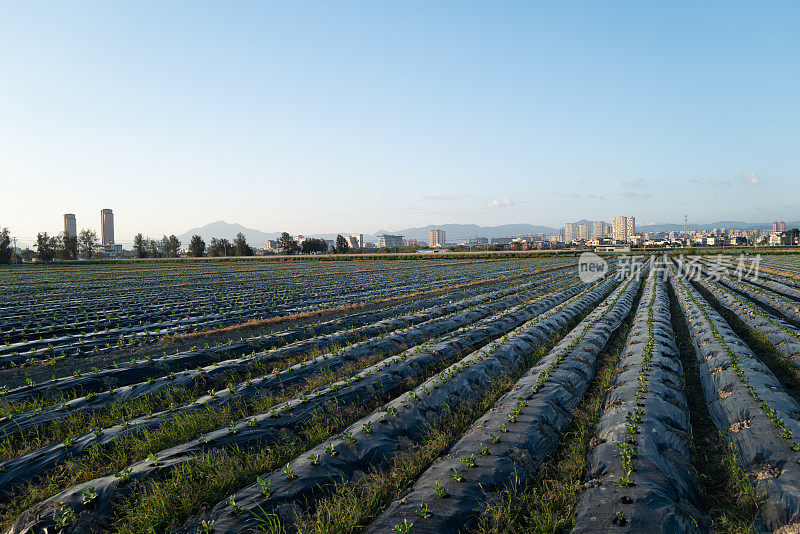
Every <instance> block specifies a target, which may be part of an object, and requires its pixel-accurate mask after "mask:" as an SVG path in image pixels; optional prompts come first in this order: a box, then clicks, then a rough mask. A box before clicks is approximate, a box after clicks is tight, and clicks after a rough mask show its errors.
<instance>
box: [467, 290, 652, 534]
mask: <svg viewBox="0 0 800 534" xmlns="http://www.w3.org/2000/svg"><path fill="white" fill-rule="evenodd" d="M643 286H644V284H643ZM640 298H641V291H640V293H639V295H637V298H636V300H635V301H634V303H633V306H632V309H631V314H630V315H629V316H628V317H627V318H626V320H625V321H624V322H623V324H622V325H621V326H620V328H619V329H618V330H617V331H616V332H615V333H614V335H613V337H612V338H611V339H610V340H609V342H608V343H607V344H606V348H605V350H603V351H602V352H601V353H600V354H599V355H598V358H597V362H596V365H595V368H596V369H597V372H596V373H595V376H594V379H593V380H592V382H591V384H590V385H589V389H588V390H587V391H586V394H585V395H584V397H583V399H582V400H581V402H580V403H579V404H578V406H577V407H576V408H575V410H574V411H573V414H572V416H573V420H572V423H570V425H569V427H568V428H567V430H566V432H565V433H564V437H563V439H562V440H561V444H560V446H559V447H558V449H556V451H555V453H554V454H553V456H552V457H551V458H550V459H549V460H548V461H547V462H545V463H544V464H543V465H542V467H541V468H540V469H539V472H538V473H537V476H536V480H535V481H534V482H533V483H531V484H530V485H528V486H521V485H518V484H515V485H513V486H512V487H511V488H509V489H508V490H507V491H506V492H504V493H503V495H502V496H501V498H500V500H499V502H497V503H495V504H494V505H492V506H490V507H489V508H487V510H485V511H484V513H483V514H482V516H481V517H480V519H479V521H478V526H477V530H478V531H479V532H482V533H499V532H562V531H566V530H567V529H568V528H569V527H570V526H571V524H572V511H573V510H574V508H575V504H576V503H577V499H578V494H579V492H580V488H581V481H582V477H583V475H584V473H585V471H586V468H587V465H588V460H587V453H588V448H589V442H590V440H591V439H592V437H593V436H594V433H595V425H596V423H597V420H598V418H599V417H600V414H601V413H602V409H603V405H604V403H605V397H606V394H607V393H608V391H609V390H610V389H611V384H612V382H613V380H614V377H615V370H616V365H617V361H618V360H619V357H620V354H621V353H622V350H623V349H624V347H625V340H626V339H627V337H628V332H629V331H630V328H631V323H632V317H633V315H634V313H635V310H636V307H637V305H638V301H639V299H640Z"/></svg>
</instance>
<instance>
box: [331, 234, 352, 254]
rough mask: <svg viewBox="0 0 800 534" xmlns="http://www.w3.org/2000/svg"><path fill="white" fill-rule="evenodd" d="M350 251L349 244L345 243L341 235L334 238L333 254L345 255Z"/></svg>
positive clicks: (345, 240)
mask: <svg viewBox="0 0 800 534" xmlns="http://www.w3.org/2000/svg"><path fill="white" fill-rule="evenodd" d="M348 250H350V243H348V242H347V239H345V237H344V236H343V235H342V234H339V235H337V236H336V247H335V248H334V249H333V251H334V252H336V253H337V254H347V251H348Z"/></svg>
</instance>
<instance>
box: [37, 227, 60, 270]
mask: <svg viewBox="0 0 800 534" xmlns="http://www.w3.org/2000/svg"><path fill="white" fill-rule="evenodd" d="M57 247H58V239H57V238H55V237H50V236H48V235H47V232H39V233H38V234H36V259H38V260H39V261H41V262H43V263H47V262H50V261H53V258H54V257H55V253H56V248H57Z"/></svg>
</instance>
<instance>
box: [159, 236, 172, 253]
mask: <svg viewBox="0 0 800 534" xmlns="http://www.w3.org/2000/svg"><path fill="white" fill-rule="evenodd" d="M161 251H162V254H163V255H164V257H165V258H171V257H172V254H171V252H172V248H171V247H170V244H169V238H168V237H167V236H166V235H164V236H161Z"/></svg>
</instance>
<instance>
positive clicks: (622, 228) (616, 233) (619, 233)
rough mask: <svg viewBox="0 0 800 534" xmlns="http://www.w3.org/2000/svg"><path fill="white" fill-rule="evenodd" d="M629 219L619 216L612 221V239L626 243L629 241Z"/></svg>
mask: <svg viewBox="0 0 800 534" xmlns="http://www.w3.org/2000/svg"><path fill="white" fill-rule="evenodd" d="M627 234H628V218H627V217H625V216H624V215H618V216H616V217H614V218H613V219H611V238H612V239H613V240H614V241H618V242H620V243H625V242H626V241H628V235H627Z"/></svg>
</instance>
